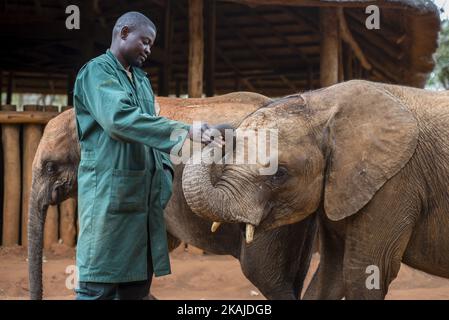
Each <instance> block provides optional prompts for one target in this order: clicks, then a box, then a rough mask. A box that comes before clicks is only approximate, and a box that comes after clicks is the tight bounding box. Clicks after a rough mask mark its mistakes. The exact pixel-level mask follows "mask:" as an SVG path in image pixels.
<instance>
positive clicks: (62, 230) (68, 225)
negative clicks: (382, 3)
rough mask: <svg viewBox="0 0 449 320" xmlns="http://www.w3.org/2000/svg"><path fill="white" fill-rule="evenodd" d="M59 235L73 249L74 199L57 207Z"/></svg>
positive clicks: (63, 108)
mask: <svg viewBox="0 0 449 320" xmlns="http://www.w3.org/2000/svg"><path fill="white" fill-rule="evenodd" d="M70 108H71V106H65V107H62V111H66V110H68V109H70ZM59 215H60V223H59V234H60V239H61V240H62V243H63V244H65V245H67V246H69V247H74V246H75V244H76V234H77V231H76V199H73V198H69V199H67V200H65V201H63V202H62V203H61V204H60V205H59Z"/></svg>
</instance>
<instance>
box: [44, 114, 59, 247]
mask: <svg viewBox="0 0 449 320" xmlns="http://www.w3.org/2000/svg"><path fill="white" fill-rule="evenodd" d="M44 110H45V111H51V112H57V111H58V107H55V106H45V107H44ZM58 231H59V212H58V206H49V207H48V210H47V217H46V219H45V227H44V249H50V247H51V245H52V244H55V243H58V240H59V236H58Z"/></svg>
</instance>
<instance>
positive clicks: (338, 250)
mask: <svg viewBox="0 0 449 320" xmlns="http://www.w3.org/2000/svg"><path fill="white" fill-rule="evenodd" d="M335 227H337V228H335ZM338 228H340V229H341V228H342V227H341V226H339V225H337V226H333V225H331V224H329V223H328V221H327V219H326V217H325V216H324V215H323V214H320V219H319V226H318V236H319V237H320V238H319V244H320V264H319V266H318V269H317V271H315V274H314V275H313V277H312V280H311V282H310V284H309V286H308V287H307V290H306V292H305V293H304V296H303V299H304V300H339V299H341V298H343V296H344V281H343V256H344V248H345V241H344V238H343V235H344V234H342V232H341V231H339V230H338Z"/></svg>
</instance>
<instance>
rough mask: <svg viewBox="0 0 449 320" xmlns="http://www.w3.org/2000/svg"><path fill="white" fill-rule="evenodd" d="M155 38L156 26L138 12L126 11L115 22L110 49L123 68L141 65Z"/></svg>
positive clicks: (148, 53)
mask: <svg viewBox="0 0 449 320" xmlns="http://www.w3.org/2000/svg"><path fill="white" fill-rule="evenodd" d="M155 39H156V26H155V25H154V23H153V22H152V21H151V20H150V19H148V18H147V17H146V16H144V15H143V14H141V13H139V12H135V11H131V12H127V13H125V14H124V15H122V16H121V17H120V18H118V19H117V22H116V23H115V26H114V29H113V31H112V43H111V51H112V53H113V54H114V55H115V56H116V57H117V59H118V60H119V61H120V63H121V64H122V65H123V66H124V67H125V68H128V67H129V66H136V67H142V65H143V63H144V62H145V60H146V59H147V58H148V56H149V55H150V53H151V47H152V46H153V44H154V41H155Z"/></svg>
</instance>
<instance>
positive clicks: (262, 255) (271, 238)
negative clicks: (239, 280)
mask: <svg viewBox="0 0 449 320" xmlns="http://www.w3.org/2000/svg"><path fill="white" fill-rule="evenodd" d="M314 219H315V217H310V218H307V219H305V220H303V221H301V222H298V223H295V224H292V225H286V226H283V227H280V228H277V229H273V230H268V231H264V232H262V233H260V234H258V235H257V236H256V237H255V238H254V241H253V242H252V243H251V244H250V245H247V244H246V243H245V242H244V240H243V239H244V237H243V236H242V246H241V251H240V257H239V260H240V265H241V268H242V271H243V274H244V275H245V276H246V277H247V278H248V280H249V281H251V283H253V284H254V285H255V286H256V287H257V288H258V289H259V290H260V292H261V293H262V294H263V295H264V296H265V297H266V298H267V299H270V300H297V299H299V294H300V292H301V289H302V286H303V281H304V277H305V274H306V273H307V269H308V266H309V263H310V254H309V252H307V250H306V251H303V250H304V249H307V247H308V246H310V247H311V242H312V241H313V235H310V232H312V233H315V232H316V229H315V221H314Z"/></svg>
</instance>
